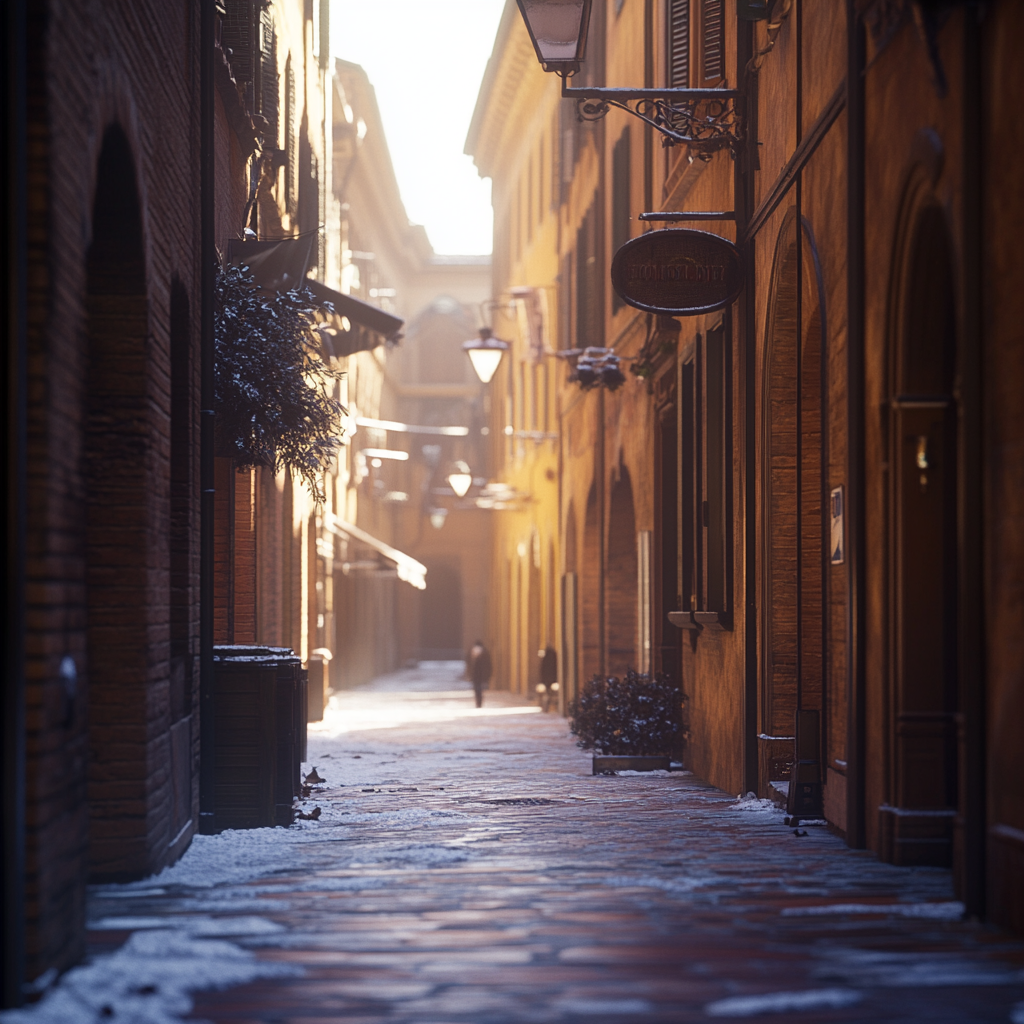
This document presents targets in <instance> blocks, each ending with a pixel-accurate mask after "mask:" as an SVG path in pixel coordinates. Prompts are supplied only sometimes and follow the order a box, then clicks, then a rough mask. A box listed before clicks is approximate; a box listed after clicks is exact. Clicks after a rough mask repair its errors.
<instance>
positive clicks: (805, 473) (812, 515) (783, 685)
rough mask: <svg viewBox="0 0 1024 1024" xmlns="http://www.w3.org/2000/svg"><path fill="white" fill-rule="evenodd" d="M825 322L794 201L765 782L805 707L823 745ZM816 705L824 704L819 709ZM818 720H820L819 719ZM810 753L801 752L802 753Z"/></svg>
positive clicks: (784, 309)
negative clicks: (798, 223)
mask: <svg viewBox="0 0 1024 1024" xmlns="http://www.w3.org/2000/svg"><path fill="white" fill-rule="evenodd" d="M825 366H826V332H825V316H824V289H823V286H822V277H821V266H820V262H819V260H818V253H817V248H816V246H815V242H814V237H813V234H812V232H811V229H810V226H809V225H808V224H807V222H806V221H804V222H803V224H802V230H800V231H799V232H798V230H797V216H796V210H795V209H792V210H790V211H789V213H788V214H787V216H786V218H785V220H784V221H783V225H782V229H781V230H780V232H779V238H778V242H777V244H776V249H775V259H774V264H773V267H772V279H771V291H770V293H769V305H768V314H767V321H766V324H765V349H764V371H763V375H762V395H761V410H762V419H761V430H762V432H761V460H760V462H761V585H762V601H761V607H762V628H763V633H762V636H763V640H762V646H761V701H760V719H761V720H760V727H759V733H760V735H761V737H762V738H761V740H760V742H759V748H760V749H759V760H760V786H761V789H762V791H765V790H766V787H767V785H768V783H769V782H772V781H776V780H779V781H781V780H786V779H789V777H790V771H791V768H792V764H793V762H794V760H795V756H796V754H795V748H794V742H795V737H796V734H797V713H798V712H811V713H812V715H811V716H810V717H803V718H802V719H801V720H802V721H803V722H804V726H803V728H805V729H808V730H813V732H814V734H815V735H808V736H807V737H806V739H807V743H808V744H809V746H808V747H807V748H805V749H815V748H816V749H817V750H818V754H817V755H816V758H815V759H816V760H817V761H818V762H819V780H818V783H819V784H820V782H821V781H822V780H821V779H820V771H821V769H820V761H821V754H820V750H821V749H822V747H823V744H822V736H821V731H822V728H823V721H824V715H823V714H822V712H823V711H824V694H825V680H824V663H825V662H824V656H825V646H826V631H825V592H824V580H825V565H826V560H827V558H828V521H827V519H826V516H827V513H828V507H827V495H826V493H825V492H826V487H827V474H826V462H825V453H826V451H827V444H826V437H825V432H826V423H827V413H826V404H827V399H826V391H825V386H824V380H825V378H824V368H825ZM813 713H817V718H815V717H814V715H813ZM815 723H816V725H815ZM801 757H802V758H803V755H801Z"/></svg>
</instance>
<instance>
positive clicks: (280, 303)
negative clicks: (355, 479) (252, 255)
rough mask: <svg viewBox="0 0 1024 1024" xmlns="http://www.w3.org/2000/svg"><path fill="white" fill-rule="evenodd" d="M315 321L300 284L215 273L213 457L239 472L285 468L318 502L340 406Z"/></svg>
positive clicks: (234, 271) (239, 271)
mask: <svg viewBox="0 0 1024 1024" xmlns="http://www.w3.org/2000/svg"><path fill="white" fill-rule="evenodd" d="M329 312H330V311H329ZM319 321H320V315H319V308H318V304H317V302H316V300H315V299H314V298H313V296H312V294H311V293H310V292H309V291H307V290H306V289H304V288H303V289H296V290H294V291H287V292H268V291H265V290H262V289H260V288H259V287H258V286H257V285H256V283H255V281H254V280H253V277H252V274H251V273H250V271H249V270H248V268H246V267H234V266H227V267H224V268H221V269H220V270H219V271H218V273H217V289H216V319H215V326H214V341H215V357H216V362H215V376H214V389H215V390H214V394H215V413H216V419H215V424H216V427H215V431H216V448H217V454H218V455H222V456H226V457H228V458H231V459H233V460H234V462H235V465H236V466H237V467H238V468H239V469H248V468H252V467H254V466H266V467H268V468H270V469H273V470H274V471H275V472H277V471H278V470H280V469H289V470H291V471H292V472H293V473H296V474H298V475H299V476H301V477H302V478H303V479H304V480H305V481H306V484H307V485H308V486H309V489H310V491H312V493H313V495H314V497H315V498H316V499H317V500H318V501H322V500H323V495H322V494H321V492H320V477H321V474H322V473H323V471H324V470H325V469H326V468H327V467H328V466H329V465H330V463H331V459H332V458H333V456H334V454H335V452H336V451H337V449H338V446H339V445H340V443H341V441H340V435H341V417H342V416H343V415H344V414H345V409H344V408H343V407H342V406H341V404H340V403H338V402H337V401H335V399H334V396H333V392H334V381H335V380H337V379H338V378H340V377H341V376H342V375H341V373H340V372H339V371H337V370H334V369H332V368H331V366H330V365H329V364H328V363H327V362H326V361H325V360H324V359H322V358H321V356H320V351H319V346H320V335H319V332H318V331H317V329H316V325H317V324H318V323H319Z"/></svg>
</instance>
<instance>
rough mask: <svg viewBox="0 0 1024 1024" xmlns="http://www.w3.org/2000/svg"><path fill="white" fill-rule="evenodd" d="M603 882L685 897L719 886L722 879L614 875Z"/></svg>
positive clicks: (626, 887)
mask: <svg viewBox="0 0 1024 1024" xmlns="http://www.w3.org/2000/svg"><path fill="white" fill-rule="evenodd" d="M602 881H603V882H604V884H605V885H611V886H614V887H616V888H620V889H633V888H641V889H661V890H662V892H668V893H673V894H679V895H684V894H685V893H688V892H693V891H694V890H695V889H702V888H704V887H706V886H711V885H717V884H719V883H720V882H721V879H718V878H714V877H711V876H707V877H704V878H700V877H696V876H685V877H676V878H663V877H661V876H660V875H645V876H643V877H640V878H631V877H629V876H628V875H612V876H610V877H608V878H605V879H602Z"/></svg>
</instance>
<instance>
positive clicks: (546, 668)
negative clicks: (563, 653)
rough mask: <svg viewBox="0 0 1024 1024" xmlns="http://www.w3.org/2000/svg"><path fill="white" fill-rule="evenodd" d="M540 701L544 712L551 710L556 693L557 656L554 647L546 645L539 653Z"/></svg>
mask: <svg viewBox="0 0 1024 1024" xmlns="http://www.w3.org/2000/svg"><path fill="white" fill-rule="evenodd" d="M537 689H538V691H540V694H541V701H542V704H543V707H544V710H545V711H550V710H551V701H552V700H554V699H556V694H557V693H558V655H557V654H555V649H554V647H552V646H551V644H548V645H547V647H545V648H544V650H543V651H541V652H540V686H538V687H537Z"/></svg>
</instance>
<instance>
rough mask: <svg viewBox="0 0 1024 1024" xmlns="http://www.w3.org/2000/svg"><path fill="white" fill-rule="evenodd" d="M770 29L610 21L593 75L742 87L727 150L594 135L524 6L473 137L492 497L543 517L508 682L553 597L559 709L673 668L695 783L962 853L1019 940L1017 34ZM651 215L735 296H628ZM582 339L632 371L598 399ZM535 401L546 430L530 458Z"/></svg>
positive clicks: (935, 28)
mask: <svg viewBox="0 0 1024 1024" xmlns="http://www.w3.org/2000/svg"><path fill="white" fill-rule="evenodd" d="M761 8H762V5H755V4H746V3H740V2H736V0H702V2H701V3H696V2H691V3H685V2H684V3H677V2H672V3H661V2H658V0H647V2H642V0H606V2H601V0H595V3H594V4H593V11H592V18H591V26H590V38H589V43H588V49H587V59H586V61H585V62H584V64H583V68H582V70H581V72H580V73H579V74H578V75H577V76H576V77H575V78H573V79H572V84H573V85H574V86H577V87H580V86H582V87H587V86H613V87H614V86H619V87H628V88H640V87H647V88H666V87H681V88H691V89H713V88H731V89H735V90H738V93H739V95H738V97H737V98H736V101H735V107H733V108H732V110H733V116H734V117H735V119H736V123H738V125H739V131H738V133H737V136H738V137H737V139H736V141H735V143H734V144H732V145H728V146H724V147H722V148H719V149H717V150H709V149H708V148H706V147H702V146H700V145H697V144H692V145H686V144H677V145H665V146H663V145H662V144H661V137H660V136H659V134H658V133H657V132H656V131H655V130H654V129H653V128H651V127H649V126H647V125H646V124H645V123H644V122H643V121H642V120H639V119H637V118H636V117H632V116H630V115H629V114H627V113H625V112H623V111H621V110H618V109H615V108H614V107H612V109H610V110H608V111H607V112H606V116H603V117H599V118H596V119H593V118H592V119H587V120H583V119H581V115H582V113H583V111H582V107H580V108H577V104H576V102H575V101H573V100H568V99H563V98H561V96H560V83H559V81H558V80H557V79H556V77H555V76H554V75H545V74H544V73H543V71H542V70H541V68H540V66H539V65H538V63H537V61H536V58H535V56H534V51H533V47H532V45H531V42H530V38H529V35H528V33H527V31H526V28H525V26H524V23H523V22H522V19H521V18H520V16H519V12H518V9H517V7H516V5H515V4H513V3H511V2H510V3H509V4H508V5H507V7H506V10H505V13H504V17H503V19H502V22H501V26H500V28H499V32H498V36H497V39H496V42H495V47H494V52H493V55H492V57H491V60H490V63H489V65H488V69H487V73H486V75H485V78H484V83H483V86H482V89H481V92H480V96H479V99H478V104H477V110H476V115H475V118H474V121H473V125H472V128H471V130H470V135H469V139H468V142H467V151H468V152H470V153H471V154H472V155H473V156H474V158H475V159H476V162H477V165H478V167H479V168H480V172H481V174H483V175H485V176H489V177H491V178H492V179H493V182H494V206H495V255H494V304H495V308H496V309H498V310H502V311H511V310H514V309H517V310H519V311H520V314H519V315H515V316H513V317H511V318H505V319H504V320H502V319H499V320H497V321H496V323H495V326H496V328H497V329H498V333H499V334H501V333H502V331H504V332H505V334H504V336H506V337H509V338H510V339H511V340H512V343H513V347H512V350H511V353H510V356H511V358H509V359H507V360H506V364H505V366H504V367H503V369H502V370H500V371H499V376H498V377H496V378H495V383H494V384H492V386H491V388H492V409H494V410H495V412H494V414H493V415H492V436H493V437H494V455H493V457H494V459H495V467H496V475H497V478H498V480H500V481H503V482H505V483H507V484H508V486H509V487H510V488H515V490H516V492H517V493H521V494H524V495H528V496H529V501H526V500H524V501H523V502H522V504H521V505H519V506H517V507H516V508H515V509H514V510H510V511H509V512H508V513H506V514H504V515H503V516H502V517H501V518H500V519H498V520H497V522H498V529H497V533H496V547H495V561H494V566H493V576H494V580H495V585H494V588H495V589H494V597H493V599H492V604H493V607H494V608H495V609H496V612H495V615H496V618H495V629H496V630H498V631H500V632H501V633H502V636H503V640H502V648H501V660H502V665H501V668H500V671H501V672H503V673H505V676H506V678H508V679H509V680H510V685H512V686H513V687H514V688H517V689H523V688H524V687H525V686H527V685H528V683H529V674H528V671H527V669H528V666H529V659H530V657H531V652H532V653H533V656H534V657H535V652H533V651H532V649H533V647H534V646H536V644H537V642H538V638H540V637H542V636H543V634H544V630H545V629H546V628H547V625H546V613H545V612H544V610H543V609H545V608H546V607H547V605H546V604H545V601H546V600H547V599H548V598H547V595H549V594H551V595H552V596H551V597H550V603H551V606H552V607H553V608H554V615H553V616H551V619H552V620H553V622H554V623H555V629H556V631H557V632H558V635H559V639H560V643H559V649H560V652H561V660H562V665H561V670H562V679H563V682H564V686H563V689H564V690H565V692H566V693H567V696H571V695H572V693H573V692H574V691H575V689H576V688H577V687H578V686H579V684H580V682H581V681H583V680H586V679H589V678H590V677H591V676H593V675H594V674H617V675H621V673H622V672H623V671H625V670H626V669H627V668H630V667H633V668H638V669H640V670H655V671H664V672H666V673H668V674H670V675H671V676H672V677H673V678H675V679H676V680H678V682H679V685H680V688H681V691H682V698H681V699H682V700H683V702H684V706H685V709H686V716H687V721H688V730H689V737H688V744H687V753H686V761H687V767H689V768H691V769H692V770H693V771H694V772H695V773H696V774H697V775H699V776H701V777H703V778H705V779H707V780H708V781H709V782H711V783H713V784H714V785H716V786H719V787H720V788H722V789H724V790H725V791H727V792H730V793H735V792H748V791H754V792H757V793H758V794H759V795H761V796H772V797H774V798H775V799H777V800H779V801H786V802H788V804H789V807H790V810H791V812H795V813H803V814H804V816H808V815H815V816H824V817H825V818H826V819H827V820H828V822H829V824H830V826H831V827H832V828H833V829H835V830H836V831H838V832H839V833H840V834H842V835H844V836H845V837H846V838H847V840H848V842H850V844H851V845H854V846H858V847H863V846H866V847H868V848H870V849H872V850H874V851H875V852H877V854H878V855H879V856H880V857H882V858H883V859H885V860H887V861H890V862H892V863H895V864H942V865H946V866H951V867H953V869H954V871H955V875H956V879H957V886H958V891H959V893H960V894H961V897H962V898H963V899H964V900H965V902H966V904H967V906H968V909H969V912H971V913H984V912H985V908H986V907H987V908H988V909H987V912H988V913H989V914H990V915H991V917H992V918H993V919H994V920H996V921H998V922H1000V923H1004V924H1011V925H1012V926H1013V927H1016V928H1019V927H1020V920H1021V919H1020V913H1021V911H1020V909H1019V908H1020V906H1021V903H1020V891H1021V889H1020V878H1021V863H1020V859H1019V857H1020V854H1019V850H1020V838H1021V834H1022V833H1021V832H1020V831H1019V829H1020V828H1021V822H1020V821H1018V820H1017V818H1016V817H1015V813H1016V812H1015V811H1014V810H1013V808H1015V807H1016V806H1017V801H1018V800H1019V794H1020V793H1021V792H1022V788H1021V787H1022V780H1021V778H1020V774H1019V770H1018V769H1017V768H1016V767H1014V766H1015V765H1016V761H1015V760H1014V758H1013V755H1011V753H1010V747H1009V746H1008V744H1007V738H1006V725H1005V723H1006V721H1007V720H1008V719H1007V718H1006V709H1008V708H1010V707H1011V706H1015V705H1013V701H1014V700H1015V699H1016V698H1015V697H1014V696H1013V694H1015V693H1017V692H1018V688H1019V686H1020V679H1019V674H1015V673H1014V672H1013V671H1012V670H1010V668H1009V665H1010V661H1011V660H1012V655H1011V652H1012V651H1013V650H1015V647H1016V641H1015V637H1016V635H1017V632H1018V630H1017V627H1016V625H1015V620H1014V619H1013V616H1014V614H1015V613H1014V612H1013V611H1012V609H1013V608H1015V602H1014V601H1013V599H1012V598H1010V596H1009V595H1010V594H1011V593H1012V591H1013V587H1014V583H1013V580H1014V579H1015V573H1016V568H1011V566H1015V565H1016V562H1015V561H1014V559H1012V558H1007V557H1005V554H1004V551H1005V545H1007V544H1010V546H1011V547H1012V541H1010V536H1011V534H1012V526H1011V524H1012V522H1014V521H1015V520H1014V517H1015V512H1014V511H1013V509H1014V508H1015V507H1016V505H1015V503H1016V501H1017V498H1016V497H1015V495H1016V494H1017V491H1018V490H1019V481H1017V480H1016V477H1015V471H1014V470H1013V469H1011V468H1010V462H1008V461H1007V453H1008V452H1009V451H1011V450H1013V446H1014V445H1015V444H1016V443H1017V442H1016V441H1015V440H1014V439H1015V438H1017V439H1019V418H1018V416H1017V413H1016V412H1015V411H1014V409H1013V404H1012V402H1009V400H1008V396H1009V395H1010V393H1011V392H1012V389H1013V387H1015V386H1016V385H1015V384H1011V383H1010V382H1011V381H1017V382H1019V369H1018V368H1016V367H1015V363H1014V357H1013V356H1012V355H1011V351H1012V350H1013V347H1014V346H1013V342H1012V340H1011V339H1012V338H1013V330H1012V328H1011V327H1010V324H1011V323H1012V318H1013V312H1012V311H1013V309H1014V303H1015V301H1017V300H1016V298H1015V297H1014V295H1013V289H1012V288H1011V287H1008V282H1009V281H1011V280H1019V271H1020V268H1019V266H1018V265H1017V263H1016V262H1015V260H1016V256H1015V255H1014V253H1015V252H1016V246H1015V245H1014V244H1013V242H1012V238H1013V232H1014V230H1015V228H1014V227H1012V226H1011V225H1013V224H1015V223H1019V214H1020V209H1019V204H1020V198H1019V195H1018V194H1017V193H1013V194H1012V195H1011V191H1012V190H1011V189H1009V188H1008V186H1007V182H1006V181H1005V180H1004V177H1003V176H1004V174H1005V173H1006V172H1005V168H1006V166H1007V163H1012V160H1009V161H1007V160H1005V159H1003V156H1004V155H1009V154H1019V153H1020V152H1021V151H1022V150H1021V139H1020V138H1019V133H1018V132H1017V130H1016V129H1015V128H1014V127H1012V118H1010V119H1007V118H1006V117H1004V116H1003V115H1002V114H1001V113H1000V112H1001V111H1002V110H1004V108H1005V103H1006V102H1007V97H1010V96H1012V95H1014V94H1015V92H1016V90H1017V88H1018V86H1017V83H1016V77H1015V76H1016V75H1017V72H1016V71H1015V70H1014V69H1013V67H1012V62H1011V61H1009V60H1008V59H1007V57H1006V55H1005V47H1006V45H1007V44H1006V40H1007V39H1009V38H1011V37H1012V32H1013V27H1014V25H1015V24H1016V23H1017V22H1019V18H1020V15H1019V13H1018V11H1017V8H1016V6H1015V5H1012V4H999V3H995V4H988V5H984V6H982V5H977V4H970V3H966V4H947V5H944V6H943V5H934V4H927V3H912V2H906V3H873V2H867V0H865V2H857V3H843V2H841V0H836V2H830V3H817V2H816V3H814V4H807V3H801V2H800V0H792V2H790V0H778V2H775V3H769V4H768V5H767V9H761ZM997 210H1001V211H1003V213H1002V215H998V214H997V213H996V211H997ZM644 212H646V213H648V214H652V215H655V216H657V215H659V214H664V213H676V214H679V215H680V218H679V222H680V223H682V224H683V225H685V226H687V227H693V228H699V229H706V230H709V231H712V232H715V233H717V234H718V235H720V236H722V237H724V238H726V239H728V240H729V241H731V242H733V243H735V244H736V246H737V247H738V251H739V254H740V256H741V258H742V260H743V263H744V269H745V285H744V288H743V290H742V292H741V293H740V295H739V298H738V299H737V300H736V301H735V302H734V303H732V304H731V305H730V306H728V307H726V308H725V309H722V310H720V311H718V312H715V313H712V314H710V315H708V314H705V315H695V316H688V317H675V318H668V317H660V316H655V315H653V314H649V313H646V312H641V311H639V310H637V309H635V308H633V307H632V306H630V305H628V304H626V303H625V302H623V301H622V300H621V299H620V297H619V296H618V294H617V293H616V292H615V290H614V289H613V288H612V287H611V283H610V280H609V268H610V264H611V259H612V256H613V255H614V253H615V252H616V251H617V250H618V249H619V247H620V246H621V245H622V244H623V243H625V242H626V241H628V240H629V239H631V238H635V237H637V236H639V235H641V234H643V233H644V232H646V231H649V230H655V229H657V228H661V227H663V226H664V222H662V223H660V224H659V223H657V222H656V221H655V222H653V223H652V222H649V221H641V220H640V219H639V214H641V213H644ZM692 213H706V214H711V215H712V218H714V215H716V214H720V215H722V216H720V217H718V218H717V219H711V220H710V221H708V222H707V223H697V222H687V220H686V215H689V214H692ZM1015 218H1016V219H1015ZM534 296H543V301H542V302H541V301H536V300H535V299H534V298H533V297H534ZM538 323H539V324H541V325H542V326H541V327H539V328H538V327H537V324H538ZM538 338H539V339H540V341H538ZM587 346H597V347H601V348H608V349H612V350H613V351H614V353H615V354H616V355H617V356H618V357H619V359H620V360H621V361H622V364H623V367H624V369H625V368H626V367H627V366H628V367H630V368H631V370H632V373H630V372H628V371H627V376H628V377H630V379H629V380H628V381H627V383H626V384H625V385H623V386H622V387H620V388H617V389H615V390H611V389H606V388H595V389H592V390H587V391H584V390H581V389H580V387H579V385H578V383H576V382H574V381H573V379H572V375H571V373H570V371H569V368H570V367H571V365H572V363H573V360H574V359H575V358H576V356H577V355H578V352H579V350H580V349H584V348H586V347H587ZM559 355H562V356H563V357H567V358H566V359H565V362H561V363H560V362H559V360H558V358H557V357H558V356H559ZM566 363H568V367H566V368H565V369H562V368H561V367H563V366H566ZM556 368H558V369H556ZM549 374H550V377H548V375H549ZM547 379H550V381H551V395H552V397H551V402H552V410H551V412H550V416H551V422H552V423H553V424H554V426H553V428H552V431H551V433H552V434H553V435H554V436H553V437H551V438H548V437H546V436H545V437H544V439H543V440H541V439H539V438H538V439H537V440H527V439H526V438H525V437H524V438H523V441H520V440H519V438H520V433H521V432H524V431H529V430H532V429H534V428H535V427H536V423H535V421H534V420H533V419H531V416H533V415H534V413H533V412H531V410H536V409H538V408H544V400H543V399H540V400H538V398H537V397H535V396H536V395H538V394H541V393H543V385H541V386H540V387H538V386H537V384H536V382H537V381H539V380H547ZM556 466H557V467H558V469H559V472H558V473H557V474H555V479H557V481H558V484H557V486H555V485H552V486H546V485H545V481H544V476H545V471H546V470H547V469H552V468H554V467H556ZM1008 531H1009V532H1008ZM548 560H550V563H551V564H550V566H549V565H548ZM553 584H554V585H553ZM538 621H540V622H541V623H542V625H541V626H540V627H538V626H537V625H536V623H537V622H538Z"/></svg>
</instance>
